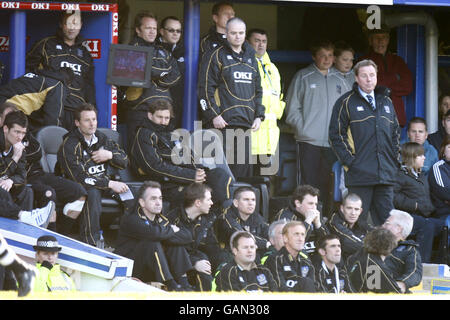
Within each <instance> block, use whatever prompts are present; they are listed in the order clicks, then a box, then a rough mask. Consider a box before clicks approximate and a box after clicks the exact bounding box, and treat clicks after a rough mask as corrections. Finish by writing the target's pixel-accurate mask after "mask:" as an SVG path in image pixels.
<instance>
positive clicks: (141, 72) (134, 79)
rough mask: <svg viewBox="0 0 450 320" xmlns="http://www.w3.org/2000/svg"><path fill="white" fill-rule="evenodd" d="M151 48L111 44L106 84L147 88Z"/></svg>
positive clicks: (148, 85)
mask: <svg viewBox="0 0 450 320" xmlns="http://www.w3.org/2000/svg"><path fill="white" fill-rule="evenodd" d="M152 57H153V47H139V46H129V45H122V44H112V45H111V47H110V51H109V58H108V75H107V83H109V84H113V85H117V86H132V87H141V88H149V87H150V79H151V78H150V74H151V64H152Z"/></svg>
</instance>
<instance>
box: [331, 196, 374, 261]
mask: <svg viewBox="0 0 450 320" xmlns="http://www.w3.org/2000/svg"><path fill="white" fill-rule="evenodd" d="M361 212H362V202H361V198H360V197H359V196H358V195H356V194H352V193H350V194H348V195H347V196H345V197H344V199H343V200H342V204H341V206H340V208H339V210H338V211H337V212H335V213H333V214H332V215H331V218H330V220H328V221H327V224H326V225H327V228H328V230H329V231H330V233H332V234H335V235H337V236H338V237H339V240H340V243H341V249H342V261H343V262H344V263H346V261H347V258H348V257H349V256H351V255H352V254H354V253H356V252H357V251H358V250H360V249H361V248H362V247H363V241H364V237H365V236H366V234H367V232H369V231H370V230H372V229H373V226H371V225H369V224H367V223H365V222H363V221H361V220H360V219H359V216H360V214H361Z"/></svg>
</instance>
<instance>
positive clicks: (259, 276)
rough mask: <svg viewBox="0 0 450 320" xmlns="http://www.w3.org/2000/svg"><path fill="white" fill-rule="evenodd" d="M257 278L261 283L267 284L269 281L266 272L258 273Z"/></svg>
mask: <svg viewBox="0 0 450 320" xmlns="http://www.w3.org/2000/svg"><path fill="white" fill-rule="evenodd" d="M256 280H257V281H258V283H259V284H260V285H265V284H266V283H267V279H266V275H265V274H264V273H261V274H258V275H257V276H256Z"/></svg>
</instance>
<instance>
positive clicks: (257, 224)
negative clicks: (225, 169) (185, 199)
mask: <svg viewBox="0 0 450 320" xmlns="http://www.w3.org/2000/svg"><path fill="white" fill-rule="evenodd" d="M217 228H218V229H217V230H218V237H219V241H220V242H222V243H224V244H225V246H226V244H228V243H229V241H230V238H231V235H232V234H233V233H234V232H236V231H243V230H245V231H248V232H250V233H251V234H252V235H253V237H254V238H255V241H256V245H257V255H256V261H257V262H258V263H259V261H260V259H261V257H262V256H263V255H264V253H265V251H266V250H267V249H268V248H269V247H270V245H271V243H270V241H269V235H268V231H269V226H268V225H267V223H266V222H265V221H264V219H263V217H262V216H261V214H259V212H256V194H255V191H254V190H253V188H252V187H239V188H237V189H236V190H235V191H234V194H233V204H232V205H231V206H230V207H229V208H227V209H226V210H225V212H224V213H223V214H222V215H221V216H220V218H219V220H218V226H217ZM227 249H229V250H231V248H227Z"/></svg>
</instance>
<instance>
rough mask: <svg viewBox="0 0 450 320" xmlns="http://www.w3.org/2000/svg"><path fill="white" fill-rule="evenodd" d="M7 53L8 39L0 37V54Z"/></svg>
mask: <svg viewBox="0 0 450 320" xmlns="http://www.w3.org/2000/svg"><path fill="white" fill-rule="evenodd" d="M6 51H9V37H8V36H0V52H6Z"/></svg>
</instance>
